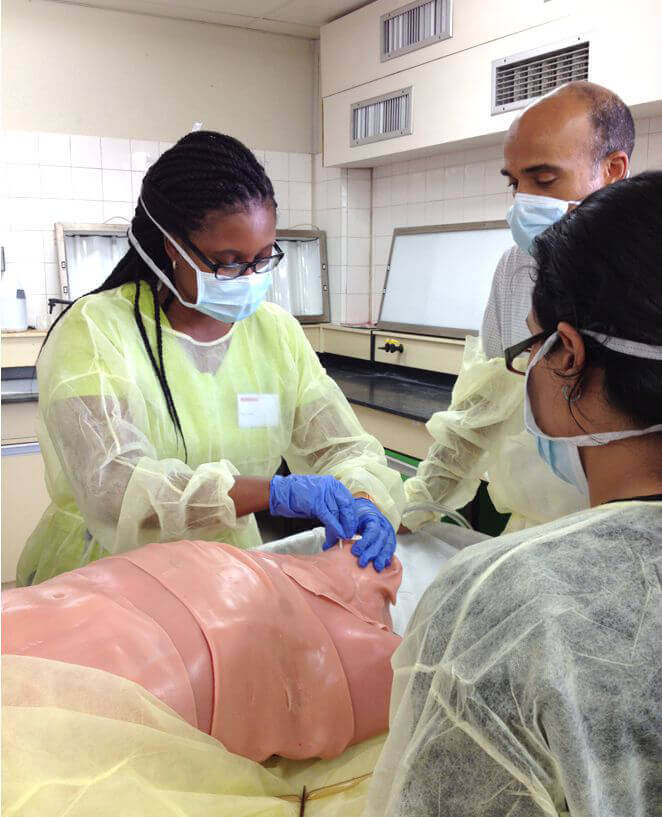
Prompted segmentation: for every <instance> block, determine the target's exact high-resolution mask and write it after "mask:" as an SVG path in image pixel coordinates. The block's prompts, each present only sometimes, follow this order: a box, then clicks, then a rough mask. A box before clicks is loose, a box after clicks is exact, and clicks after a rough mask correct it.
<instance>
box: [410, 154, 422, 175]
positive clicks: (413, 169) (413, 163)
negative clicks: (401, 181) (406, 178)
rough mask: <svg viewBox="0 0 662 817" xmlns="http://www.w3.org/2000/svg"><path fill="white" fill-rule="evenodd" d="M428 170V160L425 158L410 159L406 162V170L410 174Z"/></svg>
mask: <svg viewBox="0 0 662 817" xmlns="http://www.w3.org/2000/svg"><path fill="white" fill-rule="evenodd" d="M425 170H427V162H426V159H425V158H421V159H410V160H409V161H408V162H407V163H406V172H407V173H408V174H410V175H411V174H412V173H421V172H424V171H425Z"/></svg>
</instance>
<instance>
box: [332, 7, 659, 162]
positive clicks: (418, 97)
mask: <svg viewBox="0 0 662 817" xmlns="http://www.w3.org/2000/svg"><path fill="white" fill-rule="evenodd" d="M395 5H396V3H391V2H390V1H389V2H386V0H382V2H376V3H371V4H370V5H368V6H366V7H365V8H363V9H360V10H359V11H357V12H354V13H353V14H351V15H348V16H347V17H345V18H342V19H341V20H338V21H336V22H335V23H331V24H329V26H326V27H325V28H324V29H323V30H322V31H323V36H322V87H323V95H324V99H323V109H324V163H325V164H326V165H346V166H351V165H357V166H361V165H363V166H371V165H374V164H375V163H379V162H380V161H393V160H399V159H410V158H415V157H416V156H422V155H425V154H426V153H431V152H433V151H435V150H440V149H444V148H446V149H452V148H454V147H457V146H458V145H459V144H465V145H466V144H471V143H473V144H476V140H478V139H483V140H489V139H494V138H497V137H498V136H499V134H501V133H503V132H504V131H505V130H506V129H507V128H508V126H509V125H510V123H511V122H512V120H513V118H514V117H515V116H516V114H517V111H516V110H513V108H516V107H517V105H512V106H501V108H499V109H498V112H494V113H493V96H494V93H493V91H494V89H493V82H494V81H495V80H494V69H493V66H494V64H495V63H497V64H498V63H499V62H500V61H502V62H503V61H505V64H507V65H508V64H510V65H512V64H513V57H514V55H527V54H532V53H533V54H541V53H544V52H546V51H549V52H554V51H558V49H563V48H565V47H568V46H571V45H572V44H573V43H575V44H578V43H584V44H585V43H588V51H589V65H588V72H587V73H588V79H589V80H591V81H593V82H597V83H599V84H601V85H605V86H607V87H608V88H611V89H613V90H614V91H616V92H617V93H618V94H620V95H621V96H622V97H623V99H624V100H625V101H626V102H627V103H628V104H629V105H630V106H631V107H632V108H633V109H634V113H635V114H638V115H642V116H643V115H651V114H656V113H657V112H658V111H659V110H660V109H661V108H662V49H660V47H659V32H660V30H662V3H660V2H659V0H632V3H631V4H630V7H629V10H628V23H627V32H624V29H623V28H622V27H619V26H615V25H613V19H612V18H610V16H609V15H605V14H604V9H603V8H602V7H601V6H600V5H599V4H598V3H597V0H576V2H573V3H572V4H569V3H567V2H565V0H549V2H546V3H543V2H538V0H529V1H528V2H520V0H517V1H516V2H514V3H513V4H512V5H513V7H514V12H512V11H511V7H510V4H509V9H508V14H507V15H505V14H503V4H498V3H496V2H494V3H493V2H492V0H486V2H481V3H474V2H463V3H459V2H457V3H456V4H455V9H454V19H453V37H452V39H451V40H441V41H439V42H438V43H435V44H434V45H432V46H428V47H426V48H423V49H418V50H416V51H412V52H409V53H406V54H404V55H403V56H401V57H398V58H396V59H393V60H388V61H386V62H381V61H380V58H379V40H378V33H376V34H374V37H373V41H371V40H370V39H369V36H368V28H367V27H364V28H362V26H366V25H367V23H366V22H365V21H366V20H367V19H368V16H370V15H372V23H375V21H376V22H377V23H378V22H379V17H380V13H383V12H384V10H388V9H390V8H391V7H393V6H395ZM469 9H472V13H471V14H468V10H469ZM465 14H467V17H466V19H465V17H464V15H465ZM499 15H500V16H499ZM527 15H528V16H527ZM536 15H537V16H536ZM494 17H496V18H498V19H497V21H493V22H494V25H497V22H498V26H500V28H489V25H488V23H489V20H490V19H492V18H494ZM351 18H356V26H354V27H352V26H351V25H350V23H349V21H350V20H351ZM506 18H508V19H507V20H506ZM513 19H514V20H515V22H513V21H512V20H513ZM527 21H528V22H527ZM341 24H342V26H345V27H346V29H345V28H341ZM372 29H374V25H371V30H372ZM508 29H510V33H509V32H508ZM377 31H378V28H377ZM477 31H480V36H479V35H478V34H477V33H475V32H477ZM343 32H344V33H343ZM361 32H363V33H362V34H361ZM472 32H474V33H472ZM490 32H491V33H490ZM336 38H337V42H336ZM343 38H344V39H343ZM354 38H357V39H356V40H355V39H354ZM463 38H464V39H463ZM341 41H342V44H343V47H344V48H345V49H346V50H345V56H344V57H343V59H342V60H340V59H339V53H340V52H339V50H338V49H339V48H340V45H341ZM325 43H326V44H325ZM461 43H464V46H463V47H458V44H461ZM354 48H356V53H354V50H353V49H354ZM433 49H437V50H438V51H437V52H435V53H437V56H436V57H433V58H432V59H430V55H431V54H432V52H433ZM348 53H349V54H352V55H353V56H352V57H351V58H350V57H348ZM368 63H370V65H371V66H372V67H371V68H370V70H368ZM571 78H574V74H573V75H572V77H571ZM562 81H565V79H564V78H563V76H562ZM534 85H535V83H534ZM408 88H411V100H410V104H411V110H410V111H408V117H409V119H408V120H407V122H408V127H407V128H406V129H405V128H401V129H400V130H399V131H398V132H397V133H394V135H393V136H392V137H391V138H388V139H369V140H367V139H364V140H359V142H358V143H357V140H356V139H353V138H352V137H353V135H355V134H354V128H353V117H355V116H356V114H355V113H354V111H356V109H357V105H358V104H360V103H362V102H364V101H366V100H374V99H375V98H380V97H382V96H384V95H392V94H394V93H395V92H399V91H400V92H401V91H403V90H404V89H408ZM536 95H537V94H535V93H534V94H533V96H534V97H535V96H536ZM521 102H522V104H524V102H523V101H521ZM366 133H367V132H366V131H364V132H363V135H364V136H365V135H366Z"/></svg>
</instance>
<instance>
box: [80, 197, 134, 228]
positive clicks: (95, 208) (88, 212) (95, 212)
mask: <svg viewBox="0 0 662 817" xmlns="http://www.w3.org/2000/svg"><path fill="white" fill-rule="evenodd" d="M123 204H124V205H125V206H126V208H127V212H129V213H130V215H129V216H128V217H127V218H131V216H133V205H131V204H128V203H125V202H124V203H123ZM71 205H72V209H71V211H70V212H71V215H70V217H69V219H70V220H71V221H78V222H87V223H89V224H100V223H101V222H103V221H105V220H106V218H108V216H105V215H104V212H105V211H104V202H102V201H89V200H84V199H81V200H80V201H72V202H71ZM112 215H115V213H113V214H112Z"/></svg>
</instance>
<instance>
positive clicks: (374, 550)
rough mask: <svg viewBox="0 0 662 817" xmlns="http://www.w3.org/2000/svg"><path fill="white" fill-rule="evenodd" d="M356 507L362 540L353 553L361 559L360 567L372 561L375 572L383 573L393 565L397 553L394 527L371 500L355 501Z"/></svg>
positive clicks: (358, 541)
mask: <svg viewBox="0 0 662 817" xmlns="http://www.w3.org/2000/svg"><path fill="white" fill-rule="evenodd" d="M354 507H355V508H356V514H357V517H358V524H357V526H356V532H357V533H360V534H361V538H360V539H358V540H357V541H356V542H354V544H353V545H352V553H353V554H354V555H355V556H358V557H359V566H360V567H365V566H366V565H367V564H368V562H371V561H372V562H373V564H374V567H375V570H376V571H377V572H378V573H381V572H382V570H383V569H384V568H385V567H388V566H389V565H390V564H391V557H392V556H393V554H394V553H395V545H396V541H395V531H394V530H393V525H391V523H390V522H389V521H388V519H387V518H386V517H385V516H384V514H383V513H382V512H381V511H380V510H379V508H378V507H377V506H376V505H375V504H374V503H373V502H371V501H370V500H369V499H355V500H354Z"/></svg>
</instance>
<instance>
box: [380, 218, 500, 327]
mask: <svg viewBox="0 0 662 817" xmlns="http://www.w3.org/2000/svg"><path fill="white" fill-rule="evenodd" d="M512 246H513V237H512V233H511V232H510V229H509V228H508V226H507V224H506V222H504V221H493V222H485V223H481V224H476V225H473V224H472V225H462V224H453V225H444V226H443V227H438V228H421V229H420V232H417V231H416V229H406V230H395V232H394V234H393V241H392V244H391V256H390V261H389V268H388V273H387V278H386V290H385V293H384V297H383V300H382V309H381V312H380V315H379V324H378V325H379V326H381V327H382V328H386V329H401V330H409V331H414V332H415V331H421V332H430V333H432V334H446V335H448V336H450V337H464V336H465V335H466V334H467V333H476V332H478V330H479V329H480V325H481V322H482V318H483V312H484V310H485V306H486V304H487V300H488V297H489V294H490V287H491V285H492V278H493V276H494V270H495V269H496V265H497V263H498V261H499V258H501V255H502V254H503V252H504V251H505V250H507V249H509V248H510V247H512Z"/></svg>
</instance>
